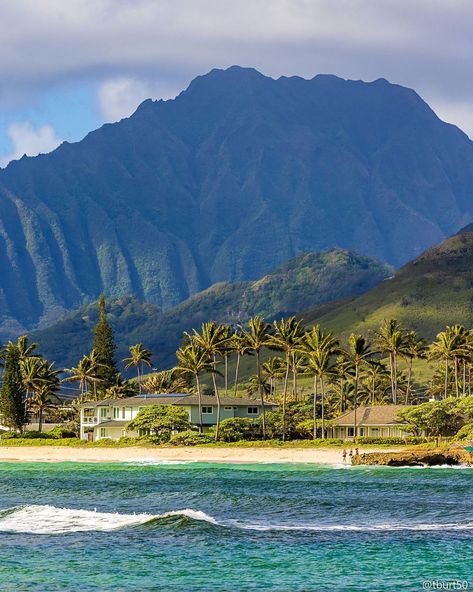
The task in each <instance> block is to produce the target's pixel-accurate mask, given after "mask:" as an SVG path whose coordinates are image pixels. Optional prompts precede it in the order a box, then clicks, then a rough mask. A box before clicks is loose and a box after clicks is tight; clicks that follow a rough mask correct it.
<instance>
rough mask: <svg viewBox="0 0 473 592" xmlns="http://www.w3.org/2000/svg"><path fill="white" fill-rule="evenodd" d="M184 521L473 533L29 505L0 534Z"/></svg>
mask: <svg viewBox="0 0 473 592" xmlns="http://www.w3.org/2000/svg"><path fill="white" fill-rule="evenodd" d="M178 518H186V519H188V520H191V521H199V522H206V523H208V524H212V525H215V526H219V527H222V528H236V529H240V530H253V531H306V532H350V531H356V532H392V531H438V530H442V531H445V530H473V522H463V523H454V522H451V523H435V524H429V523H417V524H416V523H391V524H389V523H386V524H323V523H322V524H311V523H300V524H271V523H265V522H261V523H259V522H255V523H252V522H248V523H246V522H240V521H237V520H232V519H228V520H217V519H216V518H214V517H213V516H210V515H209V514H206V513H205V512H202V511H201V510H194V509H192V508H185V509H182V510H171V511H169V512H164V513H162V514H149V513H141V514H120V513H109V512H96V511H93V510H80V509H72V508H57V507H55V506H48V505H44V506H39V505H28V506H23V507H20V508H12V509H10V510H4V511H3V512H0V532H11V533H29V534H38V535H41V534H65V533H69V532H87V531H102V532H107V531H113V530H118V529H122V528H131V527H137V526H140V525H144V524H150V523H158V522H159V521H162V520H169V519H178Z"/></svg>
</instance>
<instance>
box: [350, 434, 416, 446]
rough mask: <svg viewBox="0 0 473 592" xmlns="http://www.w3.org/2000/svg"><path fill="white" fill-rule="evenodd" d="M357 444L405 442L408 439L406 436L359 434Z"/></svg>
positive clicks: (395, 443) (397, 443) (396, 443)
mask: <svg viewBox="0 0 473 592" xmlns="http://www.w3.org/2000/svg"><path fill="white" fill-rule="evenodd" d="M356 443H357V444H394V445H399V444H405V443H406V441H405V439H404V438H389V437H388V438H381V437H377V438H376V437H372V436H358V438H357V439H356Z"/></svg>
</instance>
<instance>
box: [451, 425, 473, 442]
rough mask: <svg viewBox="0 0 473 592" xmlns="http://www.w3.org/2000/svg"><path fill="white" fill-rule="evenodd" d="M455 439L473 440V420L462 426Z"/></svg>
mask: <svg viewBox="0 0 473 592" xmlns="http://www.w3.org/2000/svg"><path fill="white" fill-rule="evenodd" d="M455 440H473V422H472V423H467V424H465V425H464V426H463V427H462V428H460V429H459V430H458V432H457V433H456V434H455Z"/></svg>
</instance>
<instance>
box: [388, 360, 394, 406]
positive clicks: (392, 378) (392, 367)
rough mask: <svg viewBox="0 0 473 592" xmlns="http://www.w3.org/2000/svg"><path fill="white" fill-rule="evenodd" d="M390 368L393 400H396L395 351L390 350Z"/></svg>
mask: <svg viewBox="0 0 473 592" xmlns="http://www.w3.org/2000/svg"><path fill="white" fill-rule="evenodd" d="M389 369H390V371H391V400H392V402H393V403H394V402H395V395H394V357H393V352H389Z"/></svg>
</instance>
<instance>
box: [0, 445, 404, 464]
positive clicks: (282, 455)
mask: <svg viewBox="0 0 473 592" xmlns="http://www.w3.org/2000/svg"><path fill="white" fill-rule="evenodd" d="M347 450H348V449H347ZM396 450H399V449H398V448H392V449H387V448H383V449H379V450H378V449H374V448H369V449H363V448H361V447H360V449H359V451H360V453H362V452H394V451H396ZM5 461H10V462H68V461H72V462H133V461H156V462H159V461H188V462H189V461H190V462H222V463H319V464H340V463H342V462H343V459H342V449H340V448H230V447H229V448H190V447H186V448H184V447H183V448H177V447H176V448H132V447H130V448H72V447H71V448H69V447H62V446H28V447H26V446H25V447H16V446H11V447H10V446H2V447H0V462H5ZM348 462H349V461H348V459H347V463H348Z"/></svg>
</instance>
